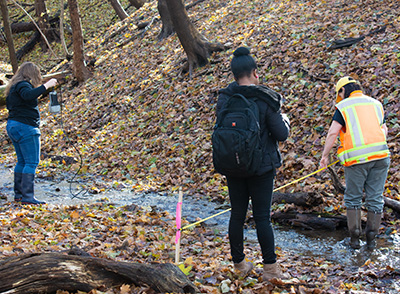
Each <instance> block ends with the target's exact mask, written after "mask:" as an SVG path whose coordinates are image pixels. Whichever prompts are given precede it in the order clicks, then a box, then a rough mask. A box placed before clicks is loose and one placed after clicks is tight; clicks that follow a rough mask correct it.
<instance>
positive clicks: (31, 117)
mask: <svg viewBox="0 0 400 294" xmlns="http://www.w3.org/2000/svg"><path fill="white" fill-rule="evenodd" d="M44 92H46V88H45V87H44V86H43V85H41V86H40V87H37V88H34V87H33V86H32V84H31V83H29V82H27V81H21V82H18V83H17V84H15V85H13V86H11V89H10V93H9V94H8V96H7V98H6V104H7V109H8V112H9V113H8V119H10V120H15V121H18V122H21V123H24V124H27V125H30V126H33V127H37V128H38V127H39V124H40V114H39V107H38V97H39V96H40V95H42V94H43V93H44Z"/></svg>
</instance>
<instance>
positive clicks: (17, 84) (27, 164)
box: [5, 62, 57, 204]
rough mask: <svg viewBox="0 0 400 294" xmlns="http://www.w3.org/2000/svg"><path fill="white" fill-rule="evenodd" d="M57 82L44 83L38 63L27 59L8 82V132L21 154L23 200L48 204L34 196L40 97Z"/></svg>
mask: <svg viewBox="0 0 400 294" xmlns="http://www.w3.org/2000/svg"><path fill="white" fill-rule="evenodd" d="M56 84H57V80H56V79H50V80H49V81H48V82H46V83H45V84H43V85H42V76H41V74H40V70H39V68H38V66H37V65H36V64H34V63H32V62H24V63H23V64H22V65H21V66H20V68H19V69H18V70H17V72H16V73H15V75H14V76H13V78H12V79H11V80H10V82H9V83H8V84H7V87H6V90H5V95H6V97H7V98H6V104H7V109H8V112H9V114H8V120H7V134H8V136H9V137H10V139H11V141H12V143H13V145H14V148H15V152H16V154H17V164H16V166H15V168H14V194H15V196H14V200H15V201H17V202H21V203H22V204H44V203H45V202H43V201H39V200H38V199H36V198H35V196H34V179H35V171H36V167H37V166H38V164H39V159H40V130H39V125H40V114H39V107H38V97H39V96H40V95H42V94H43V93H44V92H45V91H46V90H47V89H48V88H51V87H54V86H55V85H56Z"/></svg>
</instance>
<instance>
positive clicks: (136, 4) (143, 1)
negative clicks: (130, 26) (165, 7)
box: [129, 0, 146, 9]
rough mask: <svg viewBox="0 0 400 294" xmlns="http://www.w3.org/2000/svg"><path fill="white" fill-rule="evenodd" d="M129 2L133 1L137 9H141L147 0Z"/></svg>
mask: <svg viewBox="0 0 400 294" xmlns="http://www.w3.org/2000/svg"><path fill="white" fill-rule="evenodd" d="M129 3H131V4H132V5H133V6H134V7H135V8H136V9H139V8H140V7H142V6H143V5H144V3H146V0H129Z"/></svg>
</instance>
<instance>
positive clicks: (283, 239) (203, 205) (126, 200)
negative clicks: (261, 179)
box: [0, 166, 400, 292]
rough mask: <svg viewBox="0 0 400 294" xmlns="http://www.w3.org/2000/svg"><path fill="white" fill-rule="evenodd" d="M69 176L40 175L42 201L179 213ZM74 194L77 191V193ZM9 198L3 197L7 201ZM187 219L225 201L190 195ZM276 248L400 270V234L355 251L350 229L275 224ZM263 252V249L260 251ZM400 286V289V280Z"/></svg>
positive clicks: (145, 197)
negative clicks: (92, 189) (94, 189)
mask: <svg viewBox="0 0 400 294" xmlns="http://www.w3.org/2000/svg"><path fill="white" fill-rule="evenodd" d="M67 180H69V178H66V179H64V180H62V181H51V180H47V179H40V178H38V179H36V184H35V194H36V197H37V198H38V199H41V200H45V201H46V202H47V203H49V204H63V205H75V204H85V203H86V204H88V203H93V202H96V201H108V202H110V203H113V204H114V205H117V206H123V205H129V204H132V203H133V204H135V205H138V206H141V207H144V208H151V209H156V210H160V211H168V212H169V213H171V214H173V215H175V209H176V203H177V201H178V196H177V194H174V195H168V194H159V193H133V192H131V191H130V190H129V189H125V190H122V191H119V190H118V191H116V190H107V191H105V192H102V193H99V194H89V193H86V194H84V193H80V194H79V195H78V197H75V198H74V197H73V195H77V194H78V193H79V191H80V190H79V186H78V183H73V184H72V185H71V184H69V183H68V181H67ZM71 192H72V193H71ZM0 195H3V197H4V196H5V197H7V198H8V200H9V201H10V200H11V199H12V196H13V178H12V169H11V168H10V167H4V166H0ZM5 201H6V200H4V199H3V200H1V201H0V204H1V203H5ZM182 207H183V208H182V217H183V218H185V219H186V220H188V221H189V222H190V223H192V222H194V221H196V220H197V219H198V218H200V219H203V218H206V217H208V216H211V215H214V214H216V213H218V212H220V211H222V210H224V209H226V207H224V208H219V205H217V204H215V203H212V202H210V201H209V200H207V199H206V198H204V199H194V198H193V197H191V196H190V195H184V200H183V206H182ZM228 220H229V212H227V213H224V214H221V215H219V216H217V217H214V218H212V219H210V220H208V221H206V222H205V225H206V226H208V227H209V228H210V230H213V231H214V232H216V233H217V234H221V235H225V234H227V227H228ZM274 231H275V237H276V246H278V247H280V248H282V249H284V250H285V251H289V252H292V253H294V254H296V255H300V256H302V255H303V256H307V257H315V258H316V259H317V258H319V257H321V258H324V259H327V260H330V261H332V262H334V263H338V264H342V265H344V266H345V267H346V269H348V270H349V271H354V272H356V271H357V269H358V267H360V266H362V265H363V264H364V263H365V262H366V261H367V260H368V259H370V260H371V261H373V262H374V263H376V264H377V265H378V266H380V267H385V266H390V267H393V268H397V269H400V236H399V234H396V235H393V234H391V235H389V234H385V233H383V234H381V235H380V236H379V239H378V249H375V250H374V251H373V252H368V251H366V250H365V249H363V248H361V249H360V250H353V249H351V248H349V247H348V246H346V242H345V241H346V238H347V236H348V233H347V231H346V230H336V231H316V230H314V231H308V230H299V229H295V228H288V227H282V226H279V225H276V224H275V225H274ZM245 237H246V238H247V242H251V243H254V246H257V247H256V248H258V243H257V238H256V234H255V230H254V228H250V229H248V230H246V232H245ZM257 250H258V249H257ZM394 283H399V285H398V286H396V287H398V289H399V292H400V282H398V281H397V282H396V281H395V282H394Z"/></svg>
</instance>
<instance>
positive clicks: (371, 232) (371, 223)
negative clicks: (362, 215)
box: [365, 211, 382, 249]
mask: <svg viewBox="0 0 400 294" xmlns="http://www.w3.org/2000/svg"><path fill="white" fill-rule="evenodd" d="M381 219H382V213H380V212H377V213H376V212H373V211H368V214H367V226H366V227H365V237H366V239H367V248H368V249H374V248H375V247H376V240H375V238H376V235H378V233H379V227H380V226H381Z"/></svg>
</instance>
